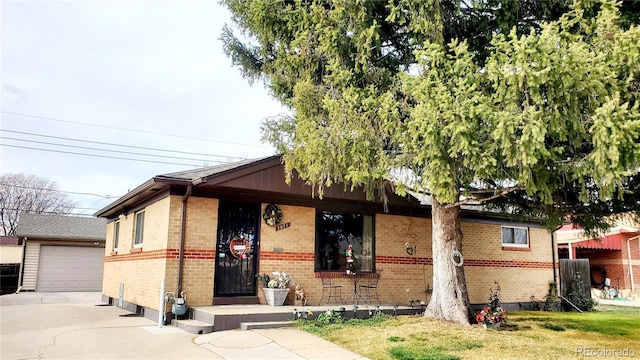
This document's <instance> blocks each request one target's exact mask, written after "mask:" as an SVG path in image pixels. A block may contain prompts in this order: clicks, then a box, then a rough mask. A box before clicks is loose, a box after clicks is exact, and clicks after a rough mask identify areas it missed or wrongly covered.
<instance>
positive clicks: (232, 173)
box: [96, 156, 555, 318]
mask: <svg viewBox="0 0 640 360" xmlns="http://www.w3.org/2000/svg"><path fill="white" fill-rule="evenodd" d="M312 194H313V191H312V189H311V187H310V186H308V185H305V183H304V181H302V180H300V179H298V178H294V179H292V181H291V185H287V184H286V183H285V180H284V168H283V165H282V164H281V159H280V157H277V156H273V157H268V158H264V159H258V160H248V161H242V162H238V163H233V164H225V165H219V166H214V167H208V168H201V169H196V170H190V171H183V172H177V173H171V174H165V175H159V176H156V177H153V178H152V179H150V180H148V181H147V182H145V183H143V184H142V185H140V186H138V187H137V188H135V189H134V190H132V191H130V192H129V193H127V194H126V195H125V196H123V197H121V198H120V199H118V200H116V201H115V202H113V203H112V204H110V205H108V206H107V207H105V208H103V209H102V210H100V211H98V212H97V213H96V216H99V217H104V218H107V219H108V225H107V244H106V258H105V269H104V282H103V300H104V301H105V302H109V303H112V304H113V303H116V302H119V300H120V299H121V300H122V301H123V307H125V308H128V309H130V310H132V311H141V310H142V309H146V310H149V311H146V312H145V316H148V317H150V318H155V316H157V311H158V309H159V304H158V298H159V296H160V284H161V282H162V279H164V280H165V284H166V285H165V290H166V291H172V292H175V293H180V292H185V294H186V299H187V305H188V306H209V305H212V304H213V305H218V304H235V303H265V298H264V295H263V293H262V291H261V290H260V287H261V285H259V284H258V283H257V280H256V275H258V274H263V273H267V274H270V273H271V272H272V271H276V270H278V271H285V272H287V273H289V274H291V276H292V278H293V281H294V282H295V283H296V284H301V285H303V286H304V289H305V291H306V296H307V299H308V303H309V304H313V305H317V304H318V302H319V301H320V299H321V296H322V291H323V288H322V282H321V279H320V276H321V275H327V276H331V277H333V281H334V284H339V285H342V298H343V300H344V299H346V298H347V297H348V296H349V295H350V294H351V292H352V291H353V288H354V286H353V283H352V282H351V281H350V280H349V279H348V278H346V277H345V276H344V274H345V269H346V264H347V263H346V259H345V251H346V249H347V246H348V245H349V244H351V245H352V246H353V253H354V256H355V259H356V261H355V269H356V270H360V271H369V272H374V271H376V270H382V273H381V274H382V275H381V277H380V282H379V288H378V294H379V296H380V300H381V302H382V303H383V304H388V305H389V304H403V305H408V304H409V302H410V301H411V300H418V301H420V300H425V301H428V299H429V294H430V293H429V291H430V290H431V288H432V255H431V218H430V207H429V206H426V205H423V204H421V203H420V201H418V200H417V199H416V198H414V197H412V196H408V197H407V198H401V197H398V196H395V195H390V196H389V200H388V204H387V205H388V211H385V208H384V206H383V203H382V202H380V201H367V200H366V197H365V194H364V193H363V192H362V191H361V190H358V189H356V190H354V191H346V190H345V187H344V186H343V185H340V184H334V185H333V186H331V187H330V188H325V189H324V194H323V198H322V199H320V198H319V197H318V196H317V194H316V196H315V197H313V196H312ZM462 217H463V218H462V219H463V220H462V231H463V233H464V241H463V251H462V253H463V255H464V269H465V275H466V280H467V286H468V290H469V297H470V300H471V302H472V303H474V304H477V305H483V304H486V302H487V299H488V296H489V291H490V289H491V288H495V287H496V284H495V282H498V283H499V285H500V287H501V289H502V299H503V301H504V302H507V303H511V306H515V307H516V308H517V306H518V305H523V306H527V303H528V302H529V299H530V297H531V296H532V295H535V296H536V297H538V298H541V297H543V296H544V295H545V294H546V293H547V291H548V286H549V282H551V281H553V280H554V277H555V271H554V266H553V259H554V256H555V254H554V249H555V246H554V245H553V244H552V237H551V234H550V233H549V232H548V231H546V230H545V229H544V228H542V227H541V226H540V225H539V224H535V223H516V222H511V221H509V220H507V219H505V218H504V217H502V216H501V215H499V214H495V213H482V212H477V211H469V210H463V212H462ZM276 223H277V225H275V224H276ZM273 225H275V226H273ZM409 248H414V249H412V250H411V251H410V250H409ZM410 253H412V254H410ZM455 260H456V261H459V260H460V259H458V258H456V259H455ZM293 295H294V294H293V291H291V292H290V294H289V299H288V303H291V302H292V298H293ZM120 297H121V298H120ZM154 311H155V314H153V312H154Z"/></svg>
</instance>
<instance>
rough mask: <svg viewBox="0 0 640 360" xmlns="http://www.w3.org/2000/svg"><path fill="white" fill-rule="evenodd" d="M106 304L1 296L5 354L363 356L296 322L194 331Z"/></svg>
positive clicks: (76, 298) (94, 296)
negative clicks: (293, 325)
mask: <svg viewBox="0 0 640 360" xmlns="http://www.w3.org/2000/svg"><path fill="white" fill-rule="evenodd" d="M101 305H103V304H101V296H100V294H99V293H20V294H10V295H3V296H0V358H1V359H3V360H9V359H13V360H18V359H25V360H26V359H237V360H240V359H365V358H364V357H362V356H360V355H358V354H356V353H353V352H351V351H349V350H346V349H344V348H342V347H340V346H338V345H335V344H333V343H331V342H328V341H326V340H324V339H321V338H319V337H316V336H313V335H310V334H308V333H306V332H304V331H300V330H297V329H292V328H286V329H269V330H250V331H242V330H229V331H220V332H214V333H211V334H206V335H194V334H190V333H187V332H185V331H183V330H181V329H178V328H175V327H171V326H163V327H160V326H158V325H157V324H156V323H154V322H152V321H150V320H148V319H145V318H142V317H136V316H129V315H131V314H130V313H128V312H127V311H124V310H121V309H118V308H116V307H113V306H101Z"/></svg>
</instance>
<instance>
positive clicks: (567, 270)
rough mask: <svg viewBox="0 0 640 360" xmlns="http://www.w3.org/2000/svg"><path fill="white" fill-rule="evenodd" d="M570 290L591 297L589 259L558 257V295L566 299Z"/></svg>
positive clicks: (587, 297) (584, 296)
mask: <svg viewBox="0 0 640 360" xmlns="http://www.w3.org/2000/svg"><path fill="white" fill-rule="evenodd" d="M572 292H576V293H578V294H581V297H583V298H585V299H589V298H591V270H590V267H589V259H573V260H569V259H560V295H561V296H562V297H563V298H565V299H568V298H570V296H569V294H571V293H572Z"/></svg>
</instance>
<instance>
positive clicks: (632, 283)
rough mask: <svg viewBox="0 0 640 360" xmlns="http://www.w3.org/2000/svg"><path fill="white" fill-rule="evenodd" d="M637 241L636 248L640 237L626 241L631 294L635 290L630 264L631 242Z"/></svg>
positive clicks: (631, 264) (639, 243) (639, 244)
mask: <svg viewBox="0 0 640 360" xmlns="http://www.w3.org/2000/svg"><path fill="white" fill-rule="evenodd" d="M634 239H635V240H638V246H640V236H634V237H632V238H628V239H627V258H628V260H629V277H630V278H631V292H634V291H635V290H636V286H635V284H634V281H633V263H632V262H631V240H634Z"/></svg>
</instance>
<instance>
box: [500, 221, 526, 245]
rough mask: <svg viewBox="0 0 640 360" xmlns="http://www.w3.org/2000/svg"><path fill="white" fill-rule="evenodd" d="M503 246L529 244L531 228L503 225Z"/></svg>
mask: <svg viewBox="0 0 640 360" xmlns="http://www.w3.org/2000/svg"><path fill="white" fill-rule="evenodd" d="M502 246H519V247H528V246H529V229H527V228H522V227H508V226H503V227H502Z"/></svg>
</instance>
